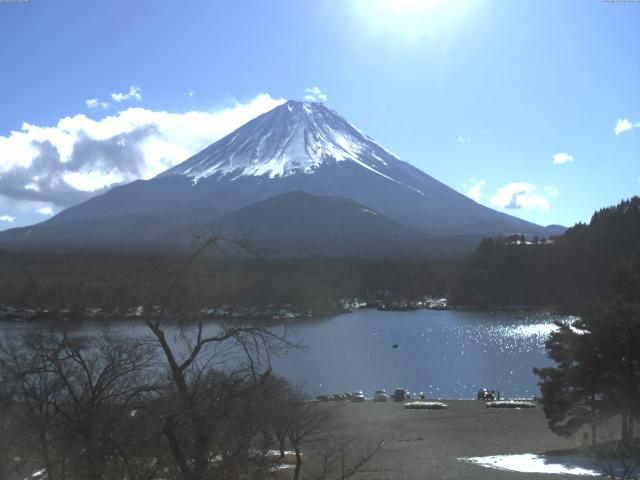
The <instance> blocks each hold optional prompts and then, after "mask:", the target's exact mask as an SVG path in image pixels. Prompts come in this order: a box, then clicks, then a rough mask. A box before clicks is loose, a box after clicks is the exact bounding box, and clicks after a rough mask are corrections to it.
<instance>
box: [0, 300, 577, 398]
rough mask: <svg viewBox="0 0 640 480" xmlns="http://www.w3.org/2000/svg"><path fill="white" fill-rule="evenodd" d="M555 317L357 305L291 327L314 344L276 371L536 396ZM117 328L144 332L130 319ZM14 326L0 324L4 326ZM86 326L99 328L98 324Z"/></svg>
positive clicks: (347, 382) (279, 362) (439, 391)
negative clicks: (392, 309)
mask: <svg viewBox="0 0 640 480" xmlns="http://www.w3.org/2000/svg"><path fill="white" fill-rule="evenodd" d="M557 319H562V320H571V317H559V316H553V315H549V314H532V313H525V312H469V311H458V310H444V311H437V310H416V311H410V312H388V311H385V312H382V311H377V310H357V311H354V312H352V313H346V314H343V315H338V316H335V317H331V318H325V319H320V320H314V321H307V322H303V323H296V324H295V325H293V326H292V327H290V332H291V334H292V335H293V338H294V339H295V340H296V342H298V343H301V344H304V345H306V346H307V347H308V348H307V349H305V350H304V351H301V350H294V351H291V352H290V353H289V354H288V355H286V356H285V357H281V358H276V359H275V360H274V362H273V363H274V371H275V373H277V374H279V375H282V376H285V377H287V378H288V379H289V380H291V381H292V382H293V383H295V384H298V385H300V386H302V388H304V390H305V391H307V392H308V393H309V394H312V395H319V394H332V393H340V392H351V391H354V390H362V391H363V392H364V393H365V396H367V397H370V396H372V395H373V391H374V390H375V389H378V388H385V389H387V391H389V390H393V389H394V388H396V387H403V388H407V389H409V390H410V391H411V392H419V391H424V392H426V393H427V395H428V397H431V398H434V397H440V398H475V396H476V393H477V391H478V389H479V388H483V387H486V388H488V389H495V390H496V391H498V390H499V391H500V392H501V394H502V395H503V396H507V397H531V396H533V395H539V388H538V386H537V385H536V383H537V377H536V376H534V375H533V373H532V369H533V367H543V366H547V365H551V362H550V361H549V359H548V358H547V357H546V355H545V350H544V342H545V340H546V338H547V337H548V335H549V333H550V332H552V331H553V329H554V325H553V321H554V320H557ZM30 326H33V324H30ZM111 326H112V327H114V326H117V328H124V329H127V330H128V331H129V332H131V333H132V334H141V333H146V327H144V326H143V325H141V324H140V322H135V321H131V320H128V321H125V322H122V323H111ZM16 327H17V324H13V323H4V324H0V330H2V329H14V328H16ZM85 328H87V329H91V330H94V329H99V328H100V327H99V325H97V324H96V323H95V322H94V323H91V324H89V325H87V326H86V327H85ZM394 345H397V348H394Z"/></svg>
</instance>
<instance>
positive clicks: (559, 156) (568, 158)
mask: <svg viewBox="0 0 640 480" xmlns="http://www.w3.org/2000/svg"><path fill="white" fill-rule="evenodd" d="M568 162H573V155H569V154H568V153H556V154H555V155H554V156H553V164H554V165H562V164H563V163H568Z"/></svg>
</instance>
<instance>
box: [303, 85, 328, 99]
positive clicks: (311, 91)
mask: <svg viewBox="0 0 640 480" xmlns="http://www.w3.org/2000/svg"><path fill="white" fill-rule="evenodd" d="M304 93H306V95H305V96H304V97H303V99H304V101H305V102H326V101H327V96H326V95H325V94H324V93H322V92H321V91H320V89H319V88H318V87H311V88H305V89H304Z"/></svg>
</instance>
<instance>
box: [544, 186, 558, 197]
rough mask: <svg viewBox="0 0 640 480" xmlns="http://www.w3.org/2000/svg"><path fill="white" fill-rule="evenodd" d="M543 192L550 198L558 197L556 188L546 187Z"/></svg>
mask: <svg viewBox="0 0 640 480" xmlns="http://www.w3.org/2000/svg"><path fill="white" fill-rule="evenodd" d="M544 191H545V193H546V194H547V195H549V196H550V197H556V196H557V195H558V189H557V188H556V187H552V186H546V187H544Z"/></svg>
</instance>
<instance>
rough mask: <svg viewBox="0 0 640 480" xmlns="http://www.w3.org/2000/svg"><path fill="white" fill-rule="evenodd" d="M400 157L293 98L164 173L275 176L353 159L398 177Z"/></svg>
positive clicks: (322, 107)
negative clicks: (395, 167) (394, 165)
mask: <svg viewBox="0 0 640 480" xmlns="http://www.w3.org/2000/svg"><path fill="white" fill-rule="evenodd" d="M396 161H399V158H398V157H396V156H395V155H393V154H392V153H390V152H389V151H387V150H385V149H384V148H382V147H381V146H380V145H378V144H377V143H375V142H374V141H373V140H371V139H370V138H369V137H367V136H366V135H365V134H363V133H362V132H361V131H360V130H358V129H357V128H355V127H354V126H353V125H351V124H350V123H349V122H347V121H346V120H345V119H344V118H342V117H341V116H340V115H338V114H337V113H336V112H335V111H334V110H332V109H331V108H329V107H327V106H325V105H324V104H322V103H315V102H298V101H293V100H289V101H288V102H286V103H284V104H282V105H280V106H278V107H276V108H274V109H273V110H271V111H269V112H267V113H265V114H263V115H260V116H259V117H257V118H255V119H253V120H251V121H250V122H248V123H246V124H245V125H243V126H242V127H240V128H238V129H237V130H235V131H234V132H232V133H230V134H229V135H227V136H226V137H224V138H222V139H221V140H219V141H217V142H216V143H214V144H212V145H210V146H209V147H207V148H206V149H204V150H202V151H201V152H199V153H197V154H196V155H194V156H193V157H191V158H189V159H188V160H186V161H185V162H183V163H181V164H179V165H176V166H175V167H173V168H171V169H169V170H167V171H166V172H164V173H162V174H161V175H160V176H166V175H171V174H180V175H186V176H188V177H190V178H192V179H193V182H194V183H197V182H198V181H199V180H201V179H203V178H207V177H211V176H217V177H218V178H222V177H226V176H230V177H231V178H232V179H234V178H238V177H242V176H256V177H259V176H267V177H269V178H276V177H287V176H291V175H295V174H313V173H314V172H315V171H317V169H319V168H320V167H321V166H323V165H335V164H336V163H338V162H354V163H356V164H357V165H359V166H361V167H362V168H365V169H367V170H369V171H370V172H372V173H375V174H378V175H381V176H383V177H385V178H387V179H389V180H392V181H395V180H393V178H391V177H390V176H388V175H387V174H385V172H384V170H385V169H386V168H385V167H386V166H387V165H388V164H389V163H390V162H396Z"/></svg>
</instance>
